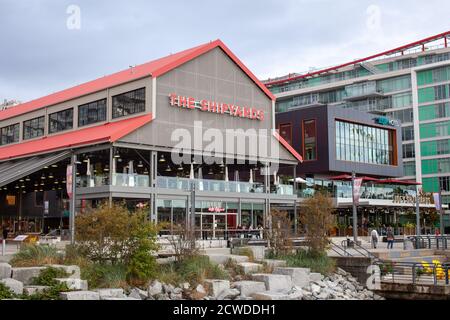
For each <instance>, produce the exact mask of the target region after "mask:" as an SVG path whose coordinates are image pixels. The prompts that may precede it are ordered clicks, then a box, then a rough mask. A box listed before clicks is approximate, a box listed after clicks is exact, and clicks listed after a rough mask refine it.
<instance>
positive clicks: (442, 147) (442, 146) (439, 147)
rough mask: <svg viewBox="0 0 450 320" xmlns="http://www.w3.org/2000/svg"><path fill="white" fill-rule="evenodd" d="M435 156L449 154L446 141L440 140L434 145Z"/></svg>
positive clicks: (449, 149) (449, 150)
mask: <svg viewBox="0 0 450 320" xmlns="http://www.w3.org/2000/svg"><path fill="white" fill-rule="evenodd" d="M436 152H437V154H447V153H449V152H450V148H449V144H448V140H440V141H437V143H436Z"/></svg>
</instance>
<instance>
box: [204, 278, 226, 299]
mask: <svg viewBox="0 0 450 320" xmlns="http://www.w3.org/2000/svg"><path fill="white" fill-rule="evenodd" d="M204 284H205V288H206V292H208V294H209V295H210V296H213V297H214V298H217V297H218V296H219V295H220V294H222V293H223V292H225V291H227V290H229V289H230V281H228V280H220V279H208V280H205V283H204Z"/></svg>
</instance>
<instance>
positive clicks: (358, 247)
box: [341, 240, 379, 261]
mask: <svg viewBox="0 0 450 320" xmlns="http://www.w3.org/2000/svg"><path fill="white" fill-rule="evenodd" d="M347 241H348V240H343V241H342V243H341V244H342V246H343V247H344V248H347ZM350 241H351V243H352V244H353V250H355V251H356V252H358V253H359V254H360V255H362V256H364V257H366V258H369V259H372V260H374V261H379V258H378V257H377V256H375V255H374V254H372V253H371V252H370V251H369V250H367V249H366V248H364V247H363V246H361V245H360V244H358V243H356V242H355V241H352V240H350ZM360 250H361V251H362V252H361V251H360Z"/></svg>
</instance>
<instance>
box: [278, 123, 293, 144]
mask: <svg viewBox="0 0 450 320" xmlns="http://www.w3.org/2000/svg"><path fill="white" fill-rule="evenodd" d="M280 136H281V137H282V138H283V139H284V140H286V142H287V143H289V144H290V145H292V124H290V123H283V124H280Z"/></svg>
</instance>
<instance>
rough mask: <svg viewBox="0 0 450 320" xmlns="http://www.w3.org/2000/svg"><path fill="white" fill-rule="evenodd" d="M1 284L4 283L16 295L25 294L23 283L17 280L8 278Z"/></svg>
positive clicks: (0, 281)
mask: <svg viewBox="0 0 450 320" xmlns="http://www.w3.org/2000/svg"><path fill="white" fill-rule="evenodd" d="M0 283H3V284H4V285H5V287H7V288H9V289H10V290H11V291H12V292H14V293H15V294H22V293H23V283H22V282H21V281H18V280H16V279H11V278H6V279H2V280H0Z"/></svg>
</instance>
